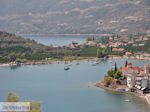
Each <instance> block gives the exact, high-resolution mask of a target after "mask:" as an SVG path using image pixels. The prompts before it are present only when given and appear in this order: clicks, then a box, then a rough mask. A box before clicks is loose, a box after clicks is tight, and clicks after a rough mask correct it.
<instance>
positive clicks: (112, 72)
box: [107, 69, 115, 77]
mask: <svg viewBox="0 0 150 112" xmlns="http://www.w3.org/2000/svg"><path fill="white" fill-rule="evenodd" d="M114 73H115V71H114V70H113V69H110V70H108V72H107V74H108V76H109V77H114Z"/></svg>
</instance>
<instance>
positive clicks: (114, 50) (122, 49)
mask: <svg viewBox="0 0 150 112" xmlns="http://www.w3.org/2000/svg"><path fill="white" fill-rule="evenodd" d="M124 50H125V49H124V48H113V49H112V51H113V52H122V51H124Z"/></svg>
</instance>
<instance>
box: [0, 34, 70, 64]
mask: <svg viewBox="0 0 150 112" xmlns="http://www.w3.org/2000/svg"><path fill="white" fill-rule="evenodd" d="M64 52H66V53H67V52H69V51H68V50H67V51H66V50H65V49H63V48H59V49H57V48H54V47H52V46H45V45H42V44H38V43H37V42H35V41H34V40H29V39H24V38H22V37H20V36H16V35H15V34H10V33H6V32H0V63H3V62H10V61H14V60H16V59H27V60H45V59H46V58H59V57H61V56H62V55H63V53H64Z"/></svg>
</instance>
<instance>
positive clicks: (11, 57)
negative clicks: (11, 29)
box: [9, 52, 16, 61]
mask: <svg viewBox="0 0 150 112" xmlns="http://www.w3.org/2000/svg"><path fill="white" fill-rule="evenodd" d="M9 57H10V60H11V61H15V60H16V54H15V52H11V53H10V55H9Z"/></svg>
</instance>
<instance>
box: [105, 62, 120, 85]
mask: <svg viewBox="0 0 150 112" xmlns="http://www.w3.org/2000/svg"><path fill="white" fill-rule="evenodd" d="M121 77H122V72H121V71H120V70H119V69H117V66H116V63H115V68H114V69H110V70H108V72H107V75H106V76H104V82H105V84H106V85H107V86H109V85H110V84H111V82H112V81H113V80H114V79H119V78H121Z"/></svg>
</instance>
